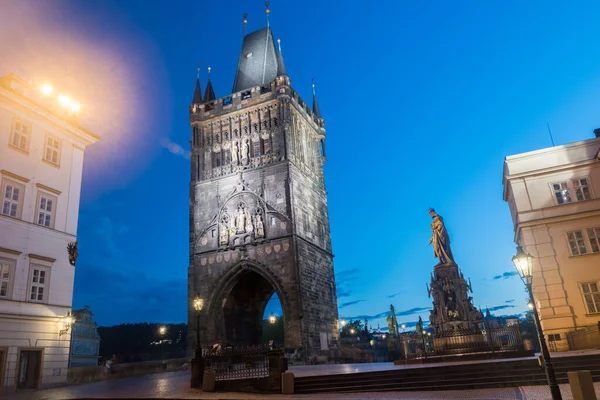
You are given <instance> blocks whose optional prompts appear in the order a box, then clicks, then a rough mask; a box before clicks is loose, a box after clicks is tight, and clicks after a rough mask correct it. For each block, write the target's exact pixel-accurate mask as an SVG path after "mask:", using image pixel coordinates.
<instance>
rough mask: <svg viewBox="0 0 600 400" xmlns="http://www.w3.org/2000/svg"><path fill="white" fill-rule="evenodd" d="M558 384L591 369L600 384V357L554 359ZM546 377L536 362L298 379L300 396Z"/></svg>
mask: <svg viewBox="0 0 600 400" xmlns="http://www.w3.org/2000/svg"><path fill="white" fill-rule="evenodd" d="M552 361H553V365H554V366H555V372H556V378H557V381H558V382H559V383H568V378H567V372H568V371H573V370H582V369H586V370H591V371H592V379H593V380H594V381H600V355H594V356H577V357H561V358H559V359H553V360H552ZM545 384H547V382H546V375H545V373H544V370H543V368H541V367H540V366H539V364H538V361H537V360H536V359H529V360H516V361H500V362H492V363H469V364H455V365H443V366H434V365H432V366H430V367H429V366H428V367H420V368H406V369H398V370H388V371H374V372H363V373H357V374H336V375H320V376H311V377H299V378H296V380H295V391H296V392H297V393H318V392H370V391H392V390H398V391H410V390H459V389H475V388H493V387H514V386H522V385H545Z"/></svg>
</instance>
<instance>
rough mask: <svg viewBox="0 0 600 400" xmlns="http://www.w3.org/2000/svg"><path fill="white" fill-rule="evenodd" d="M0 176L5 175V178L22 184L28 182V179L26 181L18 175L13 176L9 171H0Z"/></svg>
mask: <svg viewBox="0 0 600 400" xmlns="http://www.w3.org/2000/svg"><path fill="white" fill-rule="evenodd" d="M0 174H2V175H5V176H7V177H9V178H12V179H16V180H18V181H21V182H23V183H28V182H29V179H27V178H25V177H22V176H20V175H17V174H13V173H12V172H9V171H7V170H5V169H3V170H0Z"/></svg>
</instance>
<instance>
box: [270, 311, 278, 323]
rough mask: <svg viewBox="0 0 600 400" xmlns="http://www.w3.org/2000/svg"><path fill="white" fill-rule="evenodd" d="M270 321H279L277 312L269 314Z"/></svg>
mask: <svg viewBox="0 0 600 400" xmlns="http://www.w3.org/2000/svg"><path fill="white" fill-rule="evenodd" d="M269 322H270V323H271V324H274V323H275V322H277V317H276V316H275V314H273V313H271V315H269Z"/></svg>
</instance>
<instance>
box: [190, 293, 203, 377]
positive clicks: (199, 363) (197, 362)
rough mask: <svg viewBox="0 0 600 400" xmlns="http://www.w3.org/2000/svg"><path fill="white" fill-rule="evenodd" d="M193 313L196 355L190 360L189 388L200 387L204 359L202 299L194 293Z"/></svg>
mask: <svg viewBox="0 0 600 400" xmlns="http://www.w3.org/2000/svg"><path fill="white" fill-rule="evenodd" d="M193 303H194V311H196V353H195V355H194V359H193V360H192V378H191V382H190V383H191V386H192V387H200V386H201V385H202V377H203V375H204V358H203V357H202V345H201V344H200V312H201V311H202V308H203V307H204V299H203V298H202V297H200V294H198V293H196V297H194V302H193Z"/></svg>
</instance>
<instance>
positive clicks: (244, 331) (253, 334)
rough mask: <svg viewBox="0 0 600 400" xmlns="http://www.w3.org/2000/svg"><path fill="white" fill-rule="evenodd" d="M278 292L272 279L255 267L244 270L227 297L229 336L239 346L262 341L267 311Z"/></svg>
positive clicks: (226, 314)
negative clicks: (273, 296)
mask: <svg viewBox="0 0 600 400" xmlns="http://www.w3.org/2000/svg"><path fill="white" fill-rule="evenodd" d="M274 292H275V288H274V287H273V286H272V285H271V283H269V281H268V280H267V279H266V278H265V277H263V276H262V275H260V274H259V273H257V272H255V271H253V270H249V269H247V270H244V271H243V272H242V273H240V274H239V275H237V276H236V282H235V284H234V285H233V286H232V287H231V289H230V290H229V293H228V294H226V297H225V299H224V301H223V308H222V310H223V325H224V330H225V335H224V337H225V340H226V342H227V343H228V344H233V345H236V346H249V345H255V344H259V343H260V342H261V337H262V320H263V318H262V317H263V313H264V310H265V307H266V305H267V302H268V301H269V299H270V298H271V296H272V295H273V293H274Z"/></svg>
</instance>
